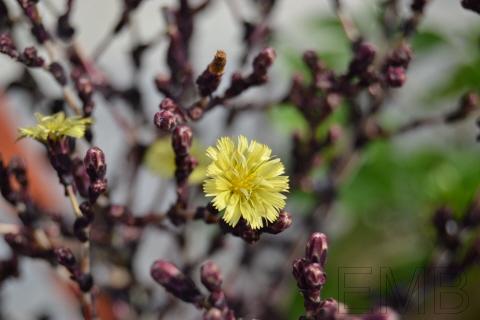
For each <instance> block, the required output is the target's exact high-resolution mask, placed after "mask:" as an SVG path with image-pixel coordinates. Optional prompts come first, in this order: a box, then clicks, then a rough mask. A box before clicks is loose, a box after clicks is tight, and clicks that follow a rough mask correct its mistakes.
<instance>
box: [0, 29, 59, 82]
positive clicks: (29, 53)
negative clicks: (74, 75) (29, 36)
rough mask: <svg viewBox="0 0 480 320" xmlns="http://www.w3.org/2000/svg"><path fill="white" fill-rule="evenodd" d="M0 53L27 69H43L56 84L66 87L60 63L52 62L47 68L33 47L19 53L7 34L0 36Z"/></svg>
mask: <svg viewBox="0 0 480 320" xmlns="http://www.w3.org/2000/svg"><path fill="white" fill-rule="evenodd" d="M0 53H3V54H5V55H8V56H9V57H10V58H12V59H14V60H16V61H18V62H20V63H22V64H23V65H24V66H26V67H29V68H40V67H41V68H45V69H46V70H47V71H48V72H49V73H50V74H51V75H52V76H53V78H54V79H55V81H56V82H57V83H58V84H60V85H61V86H62V87H64V86H66V85H67V76H66V74H65V69H64V68H63V67H62V65H61V64H60V63H58V62H56V61H54V62H51V63H50V64H48V66H47V65H46V64H45V60H44V59H43V58H42V57H41V56H39V55H38V50H37V49H36V48H35V47H27V48H25V49H24V50H23V52H19V51H18V50H17V47H16V46H15V44H14V43H13V40H12V38H11V36H10V35H9V34H8V33H2V34H1V35H0Z"/></svg>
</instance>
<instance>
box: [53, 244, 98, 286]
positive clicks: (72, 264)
mask: <svg viewBox="0 0 480 320" xmlns="http://www.w3.org/2000/svg"><path fill="white" fill-rule="evenodd" d="M54 254H55V259H56V261H57V263H58V264H60V265H62V266H64V267H65V268H66V269H67V270H68V272H69V273H70V278H71V279H72V280H73V281H75V282H76V283H77V284H78V287H79V288H80V290H82V291H83V292H88V291H90V290H91V289H92V287H93V278H92V276H91V275H90V274H88V273H84V272H82V269H81V267H80V264H79V263H78V262H77V259H76V258H75V256H74V254H73V252H72V251H71V250H70V249H68V248H65V247H57V248H55V250H54Z"/></svg>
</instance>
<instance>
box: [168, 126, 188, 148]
mask: <svg viewBox="0 0 480 320" xmlns="http://www.w3.org/2000/svg"><path fill="white" fill-rule="evenodd" d="M172 146H173V150H175V152H176V153H182V154H183V153H187V151H188V149H190V147H191V146H192V129H190V127H189V126H186V125H181V126H178V127H176V128H175V130H173V135H172Z"/></svg>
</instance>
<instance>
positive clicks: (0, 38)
mask: <svg viewBox="0 0 480 320" xmlns="http://www.w3.org/2000/svg"><path fill="white" fill-rule="evenodd" d="M0 52H1V53H3V54H6V55H8V56H10V57H11V58H14V59H16V58H17V57H18V55H19V53H18V51H17V48H16V47H15V44H14V43H13V40H12V38H11V37H10V34H8V33H2V34H1V35H0Z"/></svg>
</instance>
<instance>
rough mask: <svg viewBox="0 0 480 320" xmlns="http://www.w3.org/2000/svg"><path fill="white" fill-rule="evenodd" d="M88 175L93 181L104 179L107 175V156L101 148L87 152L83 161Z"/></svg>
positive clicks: (94, 148)
mask: <svg viewBox="0 0 480 320" xmlns="http://www.w3.org/2000/svg"><path fill="white" fill-rule="evenodd" d="M83 163H84V165H85V168H86V170H87V173H88V175H89V177H90V179H92V180H98V179H103V178H104V177H105V174H106V173H107V163H106V162H105V154H104V153H103V151H102V150H101V149H100V148H97V147H93V148H90V149H88V150H87V153H86V154H85V158H84V160H83Z"/></svg>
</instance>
